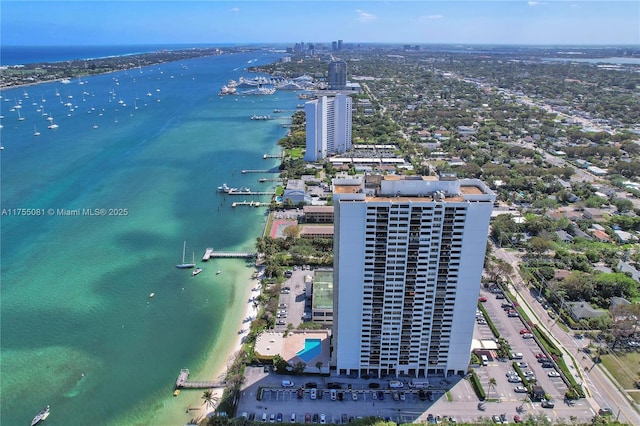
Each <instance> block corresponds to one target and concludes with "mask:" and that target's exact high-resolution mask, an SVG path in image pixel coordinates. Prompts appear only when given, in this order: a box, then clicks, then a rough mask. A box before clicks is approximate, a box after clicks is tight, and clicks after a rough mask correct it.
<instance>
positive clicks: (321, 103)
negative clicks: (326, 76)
mask: <svg viewBox="0 0 640 426" xmlns="http://www.w3.org/2000/svg"><path fill="white" fill-rule="evenodd" d="M351 109H352V101H351V98H350V97H349V96H346V95H342V94H340V95H336V96H335V97H327V96H323V97H321V98H318V99H316V100H313V101H309V102H307V103H305V106H304V112H305V116H306V120H307V125H306V130H307V136H306V137H307V140H306V148H307V149H306V152H305V155H304V159H305V161H318V160H320V159H323V158H326V157H327V155H332V154H339V153H342V152H345V151H348V150H350V149H351V115H352V112H351Z"/></svg>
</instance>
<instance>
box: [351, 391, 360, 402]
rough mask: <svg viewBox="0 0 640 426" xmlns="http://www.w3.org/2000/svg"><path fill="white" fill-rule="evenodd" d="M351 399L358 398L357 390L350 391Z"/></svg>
mask: <svg viewBox="0 0 640 426" xmlns="http://www.w3.org/2000/svg"><path fill="white" fill-rule="evenodd" d="M351 399H353V400H354V401H357V400H358V392H355V391H354V392H351Z"/></svg>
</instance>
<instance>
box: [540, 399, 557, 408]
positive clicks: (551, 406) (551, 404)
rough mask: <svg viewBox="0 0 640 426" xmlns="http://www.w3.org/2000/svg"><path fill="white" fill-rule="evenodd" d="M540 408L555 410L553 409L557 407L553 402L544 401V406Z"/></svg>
mask: <svg viewBox="0 0 640 426" xmlns="http://www.w3.org/2000/svg"><path fill="white" fill-rule="evenodd" d="M540 406H541V407H542V408H553V407H555V404H554V403H553V402H551V401H547V400H544V401H542V404H540Z"/></svg>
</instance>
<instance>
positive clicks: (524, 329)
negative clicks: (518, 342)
mask: <svg viewBox="0 0 640 426" xmlns="http://www.w3.org/2000/svg"><path fill="white" fill-rule="evenodd" d="M528 332H529V329H527V328H523V329H522V330H520V334H527V333H528Z"/></svg>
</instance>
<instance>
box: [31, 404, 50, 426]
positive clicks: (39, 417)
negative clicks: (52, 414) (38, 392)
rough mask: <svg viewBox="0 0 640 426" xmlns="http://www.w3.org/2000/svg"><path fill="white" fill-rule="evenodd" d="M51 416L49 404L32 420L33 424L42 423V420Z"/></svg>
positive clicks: (32, 425)
mask: <svg viewBox="0 0 640 426" xmlns="http://www.w3.org/2000/svg"><path fill="white" fill-rule="evenodd" d="M47 417H49V406H48V405H47V406H46V407H44V408H43V409H42V410H41V411H40V412H39V413H38V414H36V416H35V417H34V418H33V420H31V426H34V425H36V424H38V423H40V422H41V421H42V420H45V419H46V418H47Z"/></svg>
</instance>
